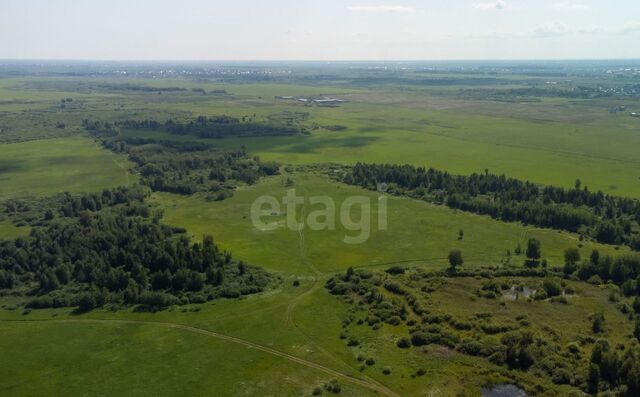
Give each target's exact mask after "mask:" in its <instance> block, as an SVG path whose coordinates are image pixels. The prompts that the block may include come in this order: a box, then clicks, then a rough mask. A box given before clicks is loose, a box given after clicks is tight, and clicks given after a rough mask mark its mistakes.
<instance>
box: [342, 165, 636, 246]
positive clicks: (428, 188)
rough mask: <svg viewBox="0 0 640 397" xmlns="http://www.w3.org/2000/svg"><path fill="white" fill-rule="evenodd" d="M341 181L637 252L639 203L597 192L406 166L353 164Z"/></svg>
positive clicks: (490, 175)
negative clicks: (550, 229) (579, 236)
mask: <svg viewBox="0 0 640 397" xmlns="http://www.w3.org/2000/svg"><path fill="white" fill-rule="evenodd" d="M343 181H344V182H345V183H349V184H352V185H359V186H362V187H364V188H367V189H372V190H375V189H378V188H379V186H380V185H381V184H385V185H386V186H385V187H386V191H387V192H389V193H391V194H398V195H406V196H410V197H414V198H419V199H423V200H427V201H430V202H434V203H438V204H446V205H447V206H449V207H451V208H455V209H460V210H463V211H468V212H473V213H477V214H483V215H489V216H491V217H492V218H494V219H499V220H502V221H507V222H510V221H520V222H523V223H525V224H530V225H535V226H540V227H550V228H554V229H560V230H567V231H571V232H577V233H581V234H582V235H584V236H590V237H592V238H595V239H597V240H598V241H600V242H603V243H610V244H628V245H630V246H631V247H632V248H634V249H637V250H640V236H639V235H638V234H637V231H636V230H637V229H638V224H639V223H640V202H639V201H638V200H636V199H630V198H624V197H616V196H611V195H608V194H605V193H603V192H601V191H598V192H592V191H590V190H589V189H588V188H587V187H586V186H584V187H583V186H581V183H580V181H579V180H577V181H576V185H575V187H574V188H570V189H565V188H562V187H556V186H540V185H536V184H534V183H532V182H529V181H522V180H519V179H515V178H510V177H506V176H505V175H496V174H492V173H489V172H488V170H485V172H484V173H474V174H471V175H468V176H464V175H452V174H449V173H448V172H446V171H440V170H436V169H433V168H428V169H427V168H422V167H414V166H411V165H390V164H364V163H357V164H356V165H355V166H354V167H353V168H351V169H350V170H349V172H347V173H346V175H345V176H344V177H343Z"/></svg>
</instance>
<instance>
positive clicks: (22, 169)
mask: <svg viewBox="0 0 640 397" xmlns="http://www.w3.org/2000/svg"><path fill="white" fill-rule="evenodd" d="M134 181H135V179H134V178H133V177H130V164H129V163H128V161H127V160H126V159H124V158H122V157H120V156H116V155H114V154H112V153H110V152H108V151H106V150H104V149H102V148H101V147H100V145H99V144H98V143H96V142H94V141H93V140H90V139H88V138H82V137H73V138H60V139H47V140H36V141H27V142H22V143H12V144H2V145H0V182H1V183H0V200H3V199H8V198H18V197H25V196H31V197H35V196H39V195H45V196H46V195H52V194H55V193H60V192H70V193H78V192H94V191H101V190H102V189H104V188H109V187H115V186H123V185H128V184H130V183H133V182H134Z"/></svg>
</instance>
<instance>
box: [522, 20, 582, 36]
mask: <svg viewBox="0 0 640 397" xmlns="http://www.w3.org/2000/svg"><path fill="white" fill-rule="evenodd" d="M574 33H576V29H574V28H572V27H570V26H567V25H565V24H563V23H559V22H552V23H547V24H545V25H542V26H539V27H537V28H535V29H534V30H533V31H531V32H530V33H529V35H530V36H536V37H555V36H566V35H568V34H574Z"/></svg>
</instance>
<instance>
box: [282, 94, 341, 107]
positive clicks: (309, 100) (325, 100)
mask: <svg viewBox="0 0 640 397" xmlns="http://www.w3.org/2000/svg"><path fill="white" fill-rule="evenodd" d="M275 98H276V99H281V100H288V101H298V102H302V103H304V104H307V105H312V104H315V105H338V104H340V103H345V102H346V101H345V100H344V99H339V98H332V97H326V96H324V97H294V96H276V97H275Z"/></svg>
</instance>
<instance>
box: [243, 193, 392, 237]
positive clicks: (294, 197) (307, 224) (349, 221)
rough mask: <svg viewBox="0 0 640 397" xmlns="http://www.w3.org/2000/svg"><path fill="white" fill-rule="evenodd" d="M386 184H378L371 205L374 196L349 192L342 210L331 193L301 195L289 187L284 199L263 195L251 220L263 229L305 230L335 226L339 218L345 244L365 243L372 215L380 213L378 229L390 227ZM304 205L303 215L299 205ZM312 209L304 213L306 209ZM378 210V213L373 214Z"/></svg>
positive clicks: (255, 205)
mask: <svg viewBox="0 0 640 397" xmlns="http://www.w3.org/2000/svg"><path fill="white" fill-rule="evenodd" d="M386 189H387V186H386V185H385V184H379V185H378V192H380V193H382V194H381V195H380V196H378V198H377V200H373V201H375V202H374V203H373V205H372V203H371V201H372V200H371V198H370V197H366V196H348V197H347V198H345V199H344V201H342V203H340V208H339V213H338V212H337V208H338V206H337V205H336V202H335V200H334V199H333V198H332V197H329V196H309V197H305V196H298V194H297V192H296V189H289V190H288V191H287V194H286V195H285V196H284V197H282V199H281V200H278V199H277V198H275V197H273V196H260V197H258V198H257V199H256V200H255V201H254V202H253V204H252V205H251V222H252V223H253V227H255V228H256V229H258V230H261V231H271V230H276V229H278V228H280V227H286V228H288V229H289V230H293V231H297V232H302V231H304V230H305V229H309V230H312V231H322V230H336V221H337V220H338V221H339V222H340V224H341V225H342V227H343V228H344V229H345V230H346V231H348V232H355V235H349V234H348V233H345V236H344V238H343V239H342V241H343V242H344V243H346V244H362V243H364V242H366V241H367V240H368V239H369V237H371V218H372V217H373V216H377V227H378V230H379V231H386V230H387V197H386V195H384V193H385V192H386ZM281 203H282V206H284V208H285V213H286V218H285V220H284V221H282V220H274V219H277V218H278V217H282V216H283V213H282V207H281ZM300 207H301V208H302V211H301V214H300V216H299V215H298V209H299V208H300ZM307 208H312V210H311V211H310V212H309V214H307V215H306V216H305V212H306V211H305V210H306V209H307ZM374 213H375V214H374Z"/></svg>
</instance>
